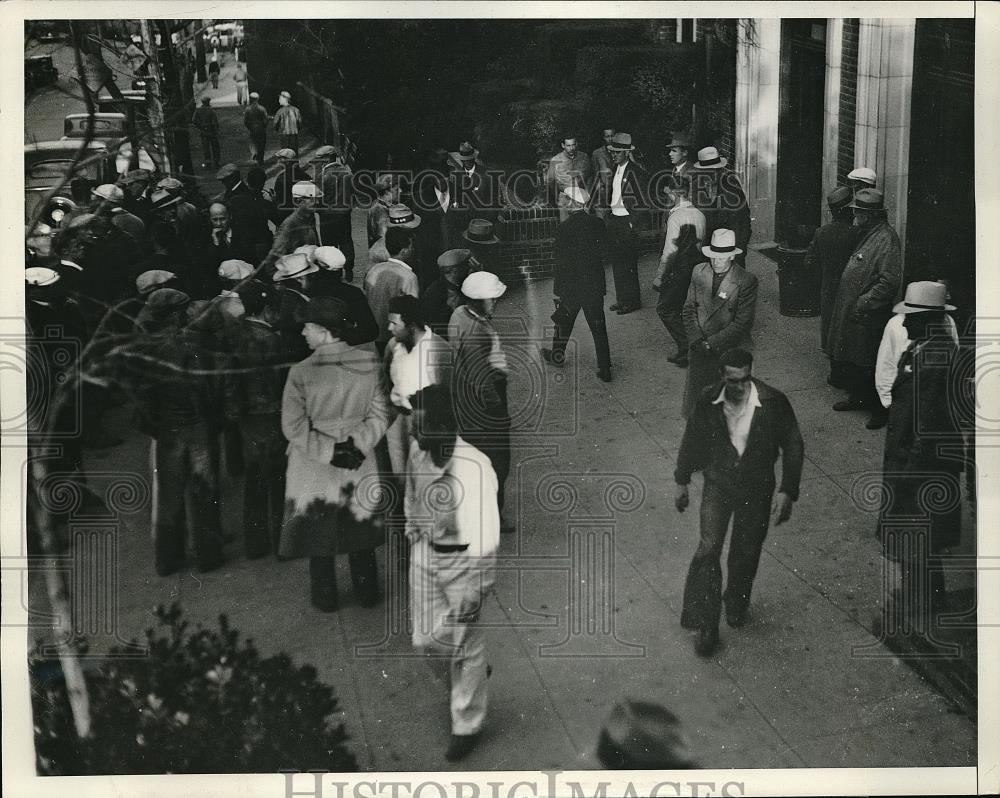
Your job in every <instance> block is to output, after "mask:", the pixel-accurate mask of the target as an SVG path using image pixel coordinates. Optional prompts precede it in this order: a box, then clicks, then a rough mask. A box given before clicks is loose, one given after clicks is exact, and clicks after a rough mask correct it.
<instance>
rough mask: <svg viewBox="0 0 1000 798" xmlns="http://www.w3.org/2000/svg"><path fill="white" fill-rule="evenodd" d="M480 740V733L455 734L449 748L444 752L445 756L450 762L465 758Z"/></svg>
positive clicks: (449, 742)
mask: <svg viewBox="0 0 1000 798" xmlns="http://www.w3.org/2000/svg"><path fill="white" fill-rule="evenodd" d="M477 742H479V735H478V734H453V735H451V739H450V740H449V741H448V750H447V751H445V753H444V758H445V759H447V760H448V761H449V762H457V761H458V760H460V759H465V757H467V756H468V755H469V754H470V753H472V749H473V748H475V747H476V743H477Z"/></svg>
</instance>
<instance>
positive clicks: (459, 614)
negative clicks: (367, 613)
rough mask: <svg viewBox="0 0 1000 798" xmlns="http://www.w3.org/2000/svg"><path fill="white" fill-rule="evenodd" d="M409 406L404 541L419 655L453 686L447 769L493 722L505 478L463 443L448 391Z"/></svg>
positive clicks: (434, 388) (421, 395)
mask: <svg viewBox="0 0 1000 798" xmlns="http://www.w3.org/2000/svg"><path fill="white" fill-rule="evenodd" d="M410 403H411V405H412V407H413V416H412V419H411V421H412V430H413V435H414V441H413V443H412V444H411V445H410V457H409V462H408V464H407V470H406V537H407V539H408V540H409V541H410V546H411V548H410V590H411V591H412V597H411V602H410V611H411V614H412V623H413V632H412V633H413V646H414V648H415V649H416V650H417V651H418V652H419V653H421V654H424V655H425V656H426V657H427V661H428V663H429V664H430V665H431V667H432V669H433V671H434V674H435V677H436V678H437V679H438V681H439V682H441V683H443V684H444V685H447V686H448V690H449V696H450V705H451V738H450V742H449V744H448V750H447V752H446V753H445V759H447V760H448V761H449V762H454V761H457V760H459V759H462V758H464V757H465V756H467V755H468V754H469V753H470V752H471V751H472V749H473V748H474V747H475V745H476V742H477V740H478V739H479V732H480V730H481V729H482V726H483V722H484V721H485V720H486V705H487V698H488V691H487V680H488V678H489V675H490V667H489V665H488V664H487V662H486V645H485V641H484V639H483V637H484V635H483V628H482V626H480V624H479V616H480V614H481V612H482V609H483V604H484V602H485V600H486V597H487V595H488V594H489V592H490V590H491V589H492V587H493V582H494V580H495V578H496V552H497V548H498V547H499V545H500V512H499V510H498V508H497V501H496V496H497V477H496V474H495V473H494V471H493V467H492V466H491V465H490V461H489V458H488V457H487V456H486V455H485V454H483V453H482V452H481V451H480V450H479V449H477V448H475V447H474V446H472V445H470V444H468V443H466V442H465V441H464V440H462V438H461V437H460V436H459V435H458V431H457V430H458V424H457V422H456V420H455V413H454V410H453V409H452V405H451V396H450V392H449V390H448V388H447V387H446V386H444V385H431V386H429V387H426V388H423V389H422V390H420V391H417V393H415V394H414V395H413V396H412V397H411V399H410ZM441 497H450V498H451V500H450V502H449V500H448V498H445V499H444V500H442V498H441ZM445 502H448V504H447V506H445Z"/></svg>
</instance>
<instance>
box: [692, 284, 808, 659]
mask: <svg viewBox="0 0 1000 798" xmlns="http://www.w3.org/2000/svg"><path fill="white" fill-rule="evenodd" d="M734 268H739V267H734ZM716 362H717V364H718V372H717V378H716V381H715V382H714V383H712V384H711V385H710V386H708V387H706V388H705V389H704V390H703V391H701V392H700V394H699V396H698V400H697V402H696V403H695V408H694V410H693V412H692V413H691V415H690V416H689V417H688V421H687V425H686V426H685V428H684V437H683V439H682V440H681V448H680V452H679V453H678V455H677V468H676V469H675V470H674V482H675V483H676V484H677V488H676V494H675V497H674V506H675V507H676V508H677V510H678V512H682V513H683V512H684V510H685V509H687V506H688V503H689V497H688V484H689V483H690V482H691V475H692V474H693V473H694V472H696V471H701V472H702V473H703V474H704V487H703V488H702V498H701V513H700V539H699V541H698V548H697V550H696V551H695V554H694V557H692V559H691V565H690V567H689V568H688V573H687V578H686V580H685V582H684V605H683V609H682V611H681V626H683V627H684V628H685V629H691V630H696V631H697V632H698V638H697V640H696V642H695V653H696V654H698V656H702V657H707V656H710V655H711V654H712V653H713V652H714V651H715V649H716V646H717V645H718V644H719V615H720V614H721V611H722V605H723V604H724V605H725V610H726V623H728V624H729V625H730V626H732V627H734V628H735V627H740V626H743V625H745V624H746V623H747V622H748V621H749V619H750V617H749V609H750V592H751V590H752V588H753V580H754V577H755V576H756V575H757V566H758V564H759V562H760V554H761V549H762V548H763V545H764V539H765V537H766V536H767V528H768V524H769V521H770V520H771V518H773V520H774V523H775V526H777V525H779V524H782V523H784V522H785V521H787V520H788V518H789V517H790V516H791V514H792V503H793V502H795V501H796V500H797V499H798V497H799V482H800V480H801V478H802V464H803V461H804V456H805V448H804V446H803V443H802V434H801V433H800V432H799V425H798V421H797V420H796V418H795V411H794V410H793V409H792V406H791V404H790V403H789V401H788V399H787V397H786V396H785V395H784V394H783V393H781V392H780V391H778V390H777V389H775V388H772V387H771V386H770V385H767V384H766V383H763V382H761V381H760V380H756V379H753V378H752V377H751V371H752V368H753V355H751V354H750V353H749V352H747V351H746V350H745V349H739V348H735V349H730V350H728V351H726V352H724V353H723V354H722V356H721V357H720V358H719V359H718V360H717V361H716ZM779 454H780V456H781V483H780V485H779V487H778V491H777V493H775V490H774V488H775V477H774V463H775V461H776V460H777V459H778V456H779ZM730 519H732V521H733V533H732V538H731V539H730V542H729V557H728V561H727V563H726V590H725V593H723V592H722V567H721V564H720V562H719V560H720V558H721V556H722V547H723V545H724V544H725V540H726V532H727V531H728V528H729V521H730Z"/></svg>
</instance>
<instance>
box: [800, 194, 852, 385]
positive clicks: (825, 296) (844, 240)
mask: <svg viewBox="0 0 1000 798" xmlns="http://www.w3.org/2000/svg"><path fill="white" fill-rule="evenodd" d="M852 199H853V195H852V194H851V190H850V189H849V188H847V187H846V186H837V188H835V189H834V190H833V191H831V192H830V193H829V194H827V197H826V203H827V205H828V206H829V208H830V214H831V215H832V217H833V219H832V221H831V222H830V223H829V224H825V225H823V226H822V227H821V228H819V230H817V231H816V234H815V235H814V236H813V240H812V243H810V244H809V250H808V251H807V252H806V268H807V269H808V270H809V272H810V273H812V274H817V273H818V274H819V275H820V288H819V313H820V326H819V342H820V347H822V349H823V351H824V352H825V353H826V354H827V356H829V354H830V345H829V340H828V337H829V335H828V334H829V331H830V318H831V316H832V315H833V306H834V303H835V302H836V300H837V288H838V287H839V286H840V275H841V274H843V273H844V268H845V267H846V266H847V260H848V258H850V257H851V253H852V252H854V247H855V245H856V244H857V241H858V232H859V228H857V227H854V225H853V220H854V209H853V208H851V207H850V205H851V200H852ZM838 371H839V370H838V369H835V368H834V365H833V363H832V362H831V370H830V376H829V377H828V378H827V382H828V383H829V384H830V385H832V386H833V387H834V388H843V387H844V385H843V378H842V376H841V375H840V374H839V373H838Z"/></svg>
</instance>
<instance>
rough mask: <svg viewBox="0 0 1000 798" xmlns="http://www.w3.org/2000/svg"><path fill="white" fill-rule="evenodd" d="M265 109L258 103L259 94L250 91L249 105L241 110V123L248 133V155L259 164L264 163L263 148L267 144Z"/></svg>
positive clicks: (267, 117) (267, 118)
mask: <svg viewBox="0 0 1000 798" xmlns="http://www.w3.org/2000/svg"><path fill="white" fill-rule="evenodd" d="M269 119H270V117H269V116H268V115H267V109H266V108H265V107H264V106H263V105H261V104H260V94H258V93H257V92H255V91H252V92H250V105H248V106H247V109H246V110H245V111H244V112H243V125H244V127H246V129H247V132H248V133H249V134H250V156H251V157H252V158H253V159H254V160H255V161H256V162H257V163H259V164H263V163H264V148H265V146H266V145H267V122H268V120H269Z"/></svg>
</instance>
